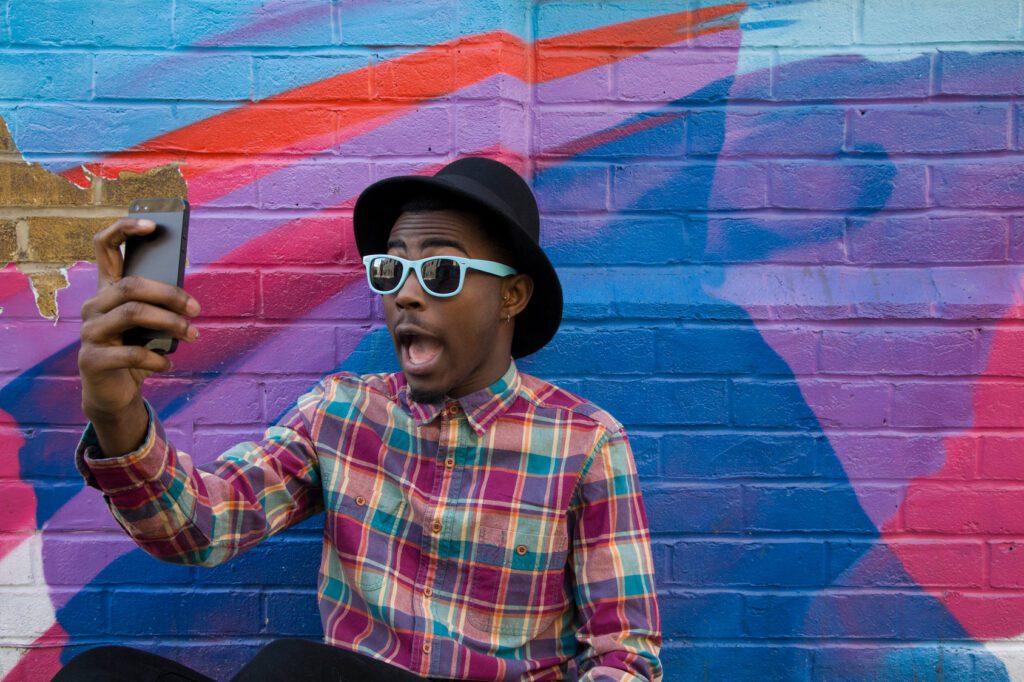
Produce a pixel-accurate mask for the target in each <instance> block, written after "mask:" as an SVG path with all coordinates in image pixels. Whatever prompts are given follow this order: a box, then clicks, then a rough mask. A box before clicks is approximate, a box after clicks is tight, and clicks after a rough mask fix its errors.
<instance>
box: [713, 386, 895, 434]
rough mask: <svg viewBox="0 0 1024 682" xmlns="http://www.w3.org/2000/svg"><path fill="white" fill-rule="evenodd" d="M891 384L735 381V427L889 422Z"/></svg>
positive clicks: (810, 426)
mask: <svg viewBox="0 0 1024 682" xmlns="http://www.w3.org/2000/svg"><path fill="white" fill-rule="evenodd" d="M887 394H888V387H887V386H885V385H880V384H872V383H868V382H864V383H855V382H842V381H812V382H803V383H801V384H799V385H798V384H797V383H796V382H784V381H771V382H757V381H745V380H739V381H734V382H733V396H732V406H733V407H732V417H733V423H734V424H736V425H737V426H762V427H783V426H784V427H786V428H796V429H815V428H819V424H820V425H824V426H829V427H833V428H835V427H839V428H843V427H846V428H851V427H877V426H881V425H882V424H884V423H885V419H886V416H887V413H888V412H887V410H888V398H887Z"/></svg>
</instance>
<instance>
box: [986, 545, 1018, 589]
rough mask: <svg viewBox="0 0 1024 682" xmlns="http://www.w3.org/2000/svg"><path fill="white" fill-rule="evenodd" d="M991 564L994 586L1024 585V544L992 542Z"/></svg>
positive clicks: (1009, 587)
mask: <svg viewBox="0 0 1024 682" xmlns="http://www.w3.org/2000/svg"><path fill="white" fill-rule="evenodd" d="M989 551H990V552H991V557H992V558H991V565H990V567H989V581H990V583H991V585H992V587H999V588H1007V589H1020V588H1022V587H1024V571H1022V569H1024V544H1021V543H1019V542H1012V541H1010V542H990V543H989Z"/></svg>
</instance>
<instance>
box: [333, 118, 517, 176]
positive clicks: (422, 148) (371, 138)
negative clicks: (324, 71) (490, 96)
mask: <svg viewBox="0 0 1024 682" xmlns="http://www.w3.org/2000/svg"><path fill="white" fill-rule="evenodd" d="M464 108H470V106H469V105H463V104H462V103H459V105H458V108H456V106H455V105H449V104H444V105H442V106H434V105H432V106H417V107H415V108H413V109H412V110H411V111H406V112H403V115H402V116H401V117H398V118H394V117H393V114H392V113H391V112H389V111H387V110H383V109H382V110H381V111H380V114H379V116H380V117H381V120H382V121H388V120H390V122H389V123H384V124H383V125H380V126H379V127H376V128H375V129H373V130H370V131H367V132H363V129H365V127H366V124H365V122H364V119H365V116H366V114H365V113H364V112H362V111H360V110H359V108H357V107H351V108H347V109H343V110H342V111H339V112H338V126H337V129H338V136H339V139H340V140H341V141H342V144H341V145H340V146H339V147H337V148H335V149H334V150H332V153H334V154H337V155H339V156H342V157H363V156H366V157H370V158H373V159H374V162H373V165H374V166H375V167H376V168H382V167H384V165H385V164H386V163H387V157H389V156H395V157H402V156H416V157H427V158H429V157H437V156H439V155H444V154H450V153H452V150H454V149H456V147H457V146H460V145H461V146H464V147H465V146H470V147H472V149H470V150H469V151H472V152H477V151H478V150H479V149H480V148H484V147H491V146H493V145H494V144H495V143H496V142H500V141H501V140H502V138H501V137H500V136H501V135H505V134H507V131H505V130H503V129H501V130H499V129H498V128H499V126H501V125H504V120H503V117H504V115H505V113H504V112H505V111H506V109H508V107H506V106H505V105H502V104H498V103H494V102H492V103H490V104H489V105H488V106H486V107H482V109H486V110H487V111H488V115H489V117H490V118H489V120H488V121H487V123H486V124H484V121H474V123H473V124H472V125H469V126H466V127H467V128H469V130H465V131H463V130H458V129H457V128H456V129H455V136H454V137H453V136H452V130H453V128H452V117H453V116H454V115H456V113H457V112H460V111H462V110H463V109H464ZM460 123H461V122H460ZM492 133H493V135H491V134H492ZM475 135H480V136H481V137H482V138H484V139H483V140H482V141H481V143H480V146H479V147H477V146H474V145H473V144H472V142H473V139H474V136H475ZM459 141H462V142H459ZM463 143H464V144H463ZM515 146H516V147H518V146H519V145H518V144H517V145H515ZM434 162H436V163H437V167H438V168H440V166H441V165H442V163H443V160H442V159H440V158H437V159H434ZM418 163H420V164H422V163H423V162H422V161H421V162H418ZM402 171H407V172H408V173H422V168H421V167H420V166H414V167H412V168H403V169H402ZM378 177H380V176H378ZM359 189H362V188H359Z"/></svg>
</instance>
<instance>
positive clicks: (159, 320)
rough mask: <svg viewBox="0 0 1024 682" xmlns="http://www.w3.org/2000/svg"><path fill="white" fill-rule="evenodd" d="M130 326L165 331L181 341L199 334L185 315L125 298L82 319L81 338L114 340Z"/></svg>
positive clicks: (91, 340) (102, 342)
mask: <svg viewBox="0 0 1024 682" xmlns="http://www.w3.org/2000/svg"><path fill="white" fill-rule="evenodd" d="M133 327H145V328H146V329H152V330H154V331H158V332H166V333H167V334H169V335H170V336H173V337H174V338H176V339H181V340H182V341H195V340H196V339H197V338H199V330H198V329H196V328H195V327H194V326H192V324H191V323H190V322H189V321H188V318H186V317H183V316H181V315H178V314H177V313H172V312H171V311H170V310H166V309H165V308H161V307H160V306H155V305H150V304H149V303H140V302H139V301H128V302H127V303H122V304H121V305H119V306H118V307H116V308H114V309H113V310H111V311H109V312H107V313H105V314H103V315H99V316H96V317H93V318H91V319H89V320H87V321H86V322H84V323H83V324H82V340H83V341H86V342H89V343H96V344H109V343H111V342H115V343H116V342H119V341H120V340H121V336H122V334H124V332H125V331H126V330H128V329H132V328H133Z"/></svg>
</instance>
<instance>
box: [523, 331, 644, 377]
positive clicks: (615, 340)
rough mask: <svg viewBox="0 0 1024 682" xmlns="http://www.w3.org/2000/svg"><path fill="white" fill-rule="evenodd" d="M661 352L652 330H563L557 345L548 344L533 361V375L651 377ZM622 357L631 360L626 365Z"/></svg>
mask: <svg viewBox="0 0 1024 682" xmlns="http://www.w3.org/2000/svg"><path fill="white" fill-rule="evenodd" d="M657 353H658V350H657V348H656V346H655V335H654V333H653V332H652V331H651V330H649V329H603V330H594V329H579V328H576V329H574V328H569V329H566V328H565V327H563V328H562V329H561V330H560V331H559V333H558V343H557V344H549V345H548V346H546V347H545V348H543V349H541V350H540V351H539V352H538V353H537V354H536V355H535V356H533V357H532V358H531V364H530V366H531V370H530V371H531V372H535V373H537V374H538V375H539V376H546V375H551V374H553V373H556V372H563V373H568V374H592V375H593V374H599V375H603V376H611V375H617V374H650V373H652V372H654V371H655V366H656V359H655V358H656V357H657ZM623 358H629V362H628V364H623V362H622V360H623Z"/></svg>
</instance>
